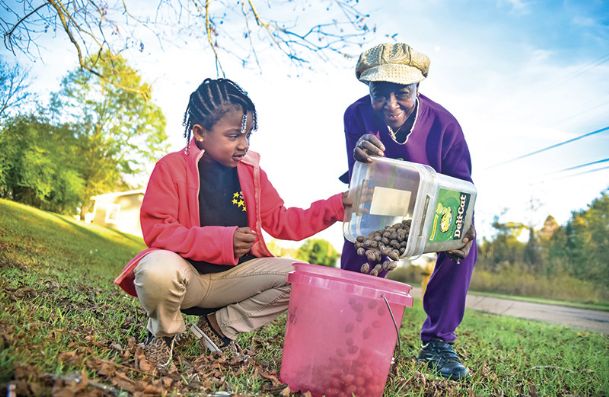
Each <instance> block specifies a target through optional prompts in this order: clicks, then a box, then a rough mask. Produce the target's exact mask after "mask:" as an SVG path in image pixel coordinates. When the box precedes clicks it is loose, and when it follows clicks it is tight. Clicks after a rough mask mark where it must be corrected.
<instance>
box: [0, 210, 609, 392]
mask: <svg viewBox="0 0 609 397" xmlns="http://www.w3.org/2000/svg"><path fill="white" fill-rule="evenodd" d="M142 247H143V243H142V241H141V240H140V239H137V238H135V237H132V236H129V235H124V234H120V233H117V232H114V231H112V230H109V229H105V228H100V227H96V226H91V225H83V224H81V223H80V222H77V221H73V220H71V219H69V218H67V217H63V216H59V215H55V214H50V213H46V212H42V211H38V210H35V209H33V208H30V207H26V206H23V205H19V204H15V203H13V202H10V201H6V200H0V385H1V386H0V387H4V386H3V385H5V384H7V383H8V382H11V383H14V384H16V386H17V391H18V395H20V396H21V395H51V394H61V393H62V392H63V393H65V394H66V395H67V394H69V393H72V394H71V395H75V394H78V393H84V392H89V393H91V394H90V395H96V394H95V393H97V395H132V394H136V395H137V394H140V395H141V394H143V393H144V392H148V393H150V394H157V395H163V394H165V395H201V394H203V395H204V394H205V393H209V392H213V391H219V390H227V391H231V392H232V393H233V395H242V396H253V395H281V394H282V393H283V395H287V394H288V393H287V391H286V390H285V386H284V385H282V384H281V383H280V382H279V381H278V380H277V378H278V372H279V369H280V364H281V347H282V342H283V333H284V329H285V321H286V319H285V316H283V317H280V319H278V320H277V321H275V322H274V323H273V324H271V325H269V326H266V327H264V328H262V329H260V330H258V331H257V332H255V333H251V334H249V335H243V336H242V337H240V343H241V345H242V346H247V347H248V349H249V352H250V353H251V354H252V355H253V357H254V359H252V360H250V361H248V362H245V363H244V362H238V361H235V360H233V361H231V360H230V359H219V358H216V357H212V356H207V355H204V354H201V351H200V349H199V347H198V346H196V345H189V346H186V347H183V348H182V350H181V351H180V352H179V357H180V359H179V360H178V368H179V370H180V372H178V373H163V374H159V373H156V372H155V371H152V370H150V369H149V368H147V366H146V365H145V362H144V361H142V360H141V351H140V350H139V349H138V348H137V343H136V342H137V341H141V340H142V339H143V337H144V333H145V331H144V326H145V322H146V316H145V314H144V313H143V311H142V310H141V309H140V307H139V304H138V301H137V300H136V299H133V298H131V297H129V296H127V295H126V294H124V293H123V292H122V291H120V290H119V289H118V288H117V287H116V286H114V285H113V284H112V280H113V278H114V277H115V276H116V274H117V273H118V272H119V271H120V269H121V268H122V266H123V264H124V263H125V262H126V261H127V260H128V259H130V258H131V257H132V256H133V255H134V254H135V253H136V252H137V251H139V250H140V249H141V248H142ZM424 316H425V315H424V312H423V310H422V308H421V306H420V302H418V301H417V302H416V303H415V306H414V307H413V308H412V309H408V310H407V311H406V313H405V315H404V320H403V325H402V328H401V352H400V353H401V357H402V359H401V360H399V362H398V365H397V368H396V374H395V375H393V376H391V377H390V378H389V380H388V382H387V385H386V388H385V396H432V395H438V396H444V395H481V396H485V395H488V396H494V395H506V396H520V395H548V396H554V395H559V396H560V395H564V396H567V395H570V396H571V395H578V396H579V395H582V396H583V395H591V396H606V395H609V338H608V337H607V336H603V335H600V334H596V333H592V332H577V331H574V330H571V329H568V328H565V327H559V326H554V325H547V324H543V323H538V322H533V321H526V320H520V319H514V318H510V317H503V316H496V315H490V314H485V313H479V312H475V311H467V312H466V315H465V319H464V321H463V323H462V325H461V327H460V328H459V340H458V343H457V345H456V346H457V350H458V352H459V353H460V354H461V355H462V356H463V357H464V359H465V362H466V364H467V365H468V366H469V368H470V370H471V371H472V377H471V379H470V380H469V381H467V382H454V381H446V380H442V379H441V378H439V377H437V376H435V375H433V374H432V373H430V372H429V371H428V370H427V369H426V368H425V367H424V366H423V365H421V364H418V363H417V362H416V361H415V360H414V356H415V355H416V354H417V352H418V349H419V342H418V331H419V328H420V324H421V323H422V321H423V320H424ZM189 321H194V319H193V318H192V317H190V318H189ZM292 395H298V394H292Z"/></svg>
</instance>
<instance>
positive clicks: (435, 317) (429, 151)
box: [340, 95, 477, 343]
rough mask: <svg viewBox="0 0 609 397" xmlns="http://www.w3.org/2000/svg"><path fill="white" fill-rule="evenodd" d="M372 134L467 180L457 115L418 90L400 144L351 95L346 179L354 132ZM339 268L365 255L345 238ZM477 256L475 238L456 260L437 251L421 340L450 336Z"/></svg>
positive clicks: (394, 152)
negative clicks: (413, 113) (412, 114)
mask: <svg viewBox="0 0 609 397" xmlns="http://www.w3.org/2000/svg"><path fill="white" fill-rule="evenodd" d="M364 134H374V135H376V136H377V137H378V138H379V139H380V140H381V142H383V144H384V145H385V156H387V157H389V158H394V159H402V160H407V161H411V162H415V163H420V164H427V165H430V166H431V167H432V168H433V169H435V170H436V171H437V172H439V173H441V174H445V175H449V176H452V177H455V178H459V179H464V180H467V181H470V182H472V178H471V170H472V164H471V158H470V155H469V149H468V148H467V143H465V138H464V136H463V131H462V130H461V126H459V123H458V122H457V120H456V119H455V118H454V117H453V115H452V114H450V113H449V112H448V111H447V110H446V109H444V108H443V107H442V106H440V105H438V104H437V103H435V102H433V101H432V100H430V99H429V98H427V97H426V96H424V95H419V106H418V108H417V113H416V119H415V122H414V126H413V128H412V131H411V133H410V134H409V135H408V137H407V140H406V142H405V143H403V144H398V143H396V142H395V141H393V139H392V138H391V136H390V135H389V132H388V130H387V126H386V125H385V123H384V122H383V121H382V120H380V118H379V117H378V116H376V115H375V114H374V111H373V109H372V106H371V104H370V97H369V96H365V97H363V98H360V99H358V100H357V101H355V102H354V103H353V104H352V105H351V106H349V107H348V108H347V110H346V111H345V137H346V141H347V158H348V159H349V172H348V174H345V175H343V176H342V177H341V180H342V181H343V182H346V183H348V182H349V180H350V179H351V172H352V171H353V164H354V162H355V160H354V159H353V149H354V148H355V144H356V143H357V140H358V139H359V137H360V136H362V135H364ZM340 259H341V267H342V268H343V269H347V270H352V271H356V272H359V269H360V267H361V265H362V264H363V263H364V262H366V258H365V257H363V256H359V255H357V253H356V251H355V247H354V245H353V244H352V243H351V242H349V241H347V240H345V244H344V246H343V251H342V255H341V258H340ZM476 259H477V247H476V242H475V241H474V244H473V245H472V248H471V250H470V252H469V255H468V256H467V257H466V258H465V259H463V260H461V261H459V262H457V261H455V260H453V259H452V258H450V257H449V256H448V255H447V254H446V253H442V252H441V253H439V254H438V259H437V260H436V265H435V268H434V272H433V275H432V276H431V279H430V280H429V284H428V285H427V289H426V290H425V298H424V300H423V308H424V309H425V312H426V313H427V319H426V320H425V322H424V323H423V327H422V328H421V340H422V341H423V342H424V343H426V342H427V341H429V340H431V339H434V338H439V339H442V340H444V341H447V342H452V341H454V340H455V338H456V333H455V330H456V328H457V327H458V326H459V324H460V323H461V320H462V319H463V314H464V312H465V298H466V295H467V290H468V288H469V282H470V280H471V275H472V272H473V270H474V266H475V263H476Z"/></svg>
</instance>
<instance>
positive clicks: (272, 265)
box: [135, 250, 294, 339]
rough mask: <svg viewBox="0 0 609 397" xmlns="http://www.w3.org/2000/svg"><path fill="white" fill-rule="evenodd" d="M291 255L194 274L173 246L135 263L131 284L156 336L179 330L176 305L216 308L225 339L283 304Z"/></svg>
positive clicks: (269, 317) (266, 318) (253, 325)
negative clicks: (223, 270)
mask: <svg viewBox="0 0 609 397" xmlns="http://www.w3.org/2000/svg"><path fill="white" fill-rule="evenodd" d="M292 263H294V260H293V259H287V258H257V259H253V260H250V261H247V262H244V263H242V264H240V265H238V266H235V267H233V268H232V269H230V270H227V271H225V272H221V273H213V274H199V273H198V272H197V270H196V269H195V268H194V266H192V265H191V264H190V263H189V262H188V261H186V260H185V259H184V258H182V257H181V256H180V255H178V254H176V253H175V252H172V251H165V250H157V251H152V252H150V253H149V254H148V255H146V256H145V257H144V258H142V259H141V261H140V263H139V264H138V266H137V267H136V268H135V289H136V290H137V295H138V298H139V300H140V302H141V304H142V306H143V307H144V309H145V310H146V312H147V313H148V317H149V319H148V330H149V331H150V332H152V334H154V335H155V336H171V335H175V334H177V333H180V332H184V331H185V329H186V326H185V324H184V319H183V318H182V313H181V312H180V309H187V308H190V307H195V306H197V307H203V308H216V307H220V308H221V309H219V310H218V311H216V319H217V320H218V324H219V325H220V329H221V330H222V332H223V333H224V335H226V336H227V337H228V338H230V339H235V338H236V337H237V335H238V334H239V333H242V332H249V331H253V330H255V329H257V328H260V327H261V326H263V325H264V324H266V323H268V322H270V321H272V320H273V319H275V318H276V317H277V316H278V315H280V314H281V313H282V312H284V311H285V310H287V308H288V301H289V297H290V285H289V284H288V282H287V274H288V273H289V272H290V271H292V270H293V267H292Z"/></svg>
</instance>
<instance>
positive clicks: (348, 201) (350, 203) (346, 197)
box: [343, 190, 353, 220]
mask: <svg viewBox="0 0 609 397" xmlns="http://www.w3.org/2000/svg"><path fill="white" fill-rule="evenodd" d="M352 206H353V199H352V198H351V197H349V191H348V190H347V191H346V192H343V208H344V209H345V216H347V209H348V208H351V207H352ZM345 220H346V219H345Z"/></svg>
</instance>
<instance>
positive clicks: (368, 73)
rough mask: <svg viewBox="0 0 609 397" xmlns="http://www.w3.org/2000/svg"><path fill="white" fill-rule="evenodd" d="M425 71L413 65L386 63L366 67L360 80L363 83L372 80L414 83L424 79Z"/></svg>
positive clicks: (405, 83)
mask: <svg viewBox="0 0 609 397" xmlns="http://www.w3.org/2000/svg"><path fill="white" fill-rule="evenodd" d="M424 78H425V76H423V73H422V72H421V71H420V70H419V69H417V68H415V67H412V66H408V65H395V64H393V65H392V64H386V65H379V66H375V67H372V68H369V69H366V70H365V71H364V72H363V73H362V74H361V75H360V76H359V77H358V80H359V81H361V82H362V83H369V82H371V81H386V82H389V83H395V84H403V85H407V84H412V83H418V82H419V81H421V80H423V79H424Z"/></svg>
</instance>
